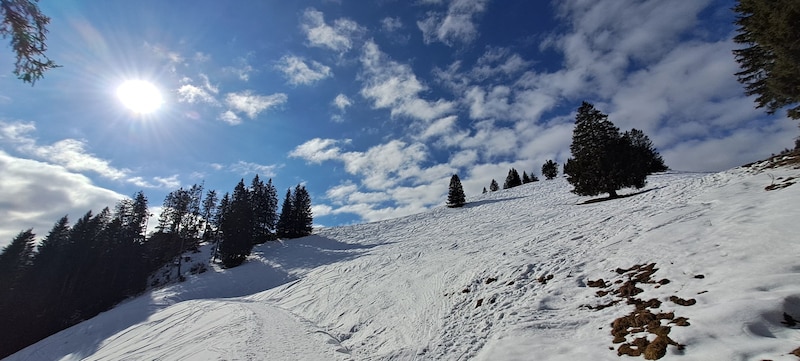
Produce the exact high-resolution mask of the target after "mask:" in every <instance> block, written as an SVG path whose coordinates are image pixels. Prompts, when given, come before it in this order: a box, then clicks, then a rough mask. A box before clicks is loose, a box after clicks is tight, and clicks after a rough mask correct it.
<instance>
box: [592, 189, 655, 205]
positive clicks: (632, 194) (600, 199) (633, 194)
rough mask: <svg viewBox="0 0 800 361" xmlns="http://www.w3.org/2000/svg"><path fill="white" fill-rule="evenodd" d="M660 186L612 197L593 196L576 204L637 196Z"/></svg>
mask: <svg viewBox="0 0 800 361" xmlns="http://www.w3.org/2000/svg"><path fill="white" fill-rule="evenodd" d="M661 188H663V187H655V188H650V189H645V190H643V191H640V192H634V193H629V194H621V195H619V196H617V197H614V198H612V197H603V198H594V199H590V200H588V201H585V202H582V203H578V204H579V205H580V204H592V203H600V202H605V201H613V200H615V199H622V198H628V197H633V196H638V195H640V194H645V193H648V192H652V191H654V190H656V189H661Z"/></svg>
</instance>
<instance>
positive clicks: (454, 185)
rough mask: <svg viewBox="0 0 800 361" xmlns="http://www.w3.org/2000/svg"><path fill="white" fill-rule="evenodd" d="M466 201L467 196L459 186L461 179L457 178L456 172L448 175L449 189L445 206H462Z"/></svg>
mask: <svg viewBox="0 0 800 361" xmlns="http://www.w3.org/2000/svg"><path fill="white" fill-rule="evenodd" d="M484 190H485V189H484ZM466 203H467V196H466V195H465V194H464V188H463V187H462V186H461V179H459V178H458V174H453V176H452V177H450V189H449V191H448V192H447V206H448V207H450V208H456V207H463V206H464V204H466Z"/></svg>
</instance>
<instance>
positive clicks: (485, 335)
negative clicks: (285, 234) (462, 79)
mask: <svg viewBox="0 0 800 361" xmlns="http://www.w3.org/2000/svg"><path fill="white" fill-rule="evenodd" d="M791 177H798V178H800V170H797V169H793V168H789V167H785V168H778V169H766V170H762V171H756V170H754V169H752V168H749V169H735V170H731V171H728V172H723V173H718V174H684V173H677V174H663V175H656V176H651V177H650V178H649V183H648V186H647V187H646V188H645V189H643V192H641V193H639V194H636V195H633V196H630V197H626V198H621V199H616V200H611V201H606V202H596V203H589V204H582V203H583V202H585V201H586V200H588V198H586V197H578V196H576V195H574V194H571V193H570V192H569V190H570V189H571V187H570V186H569V185H568V184H567V182H566V181H565V180H564V179H556V180H552V181H541V182H536V183H531V184H527V185H524V186H521V187H518V188H514V189H510V190H504V191H498V192H493V193H489V194H485V195H482V196H480V197H477V198H475V199H471V200H469V204H468V205H467V206H466V207H465V208H461V209H449V208H444V207H442V208H437V209H434V210H432V211H430V212H427V213H423V214H418V215H413V216H409V217H405V218H399V219H393V220H388V221H382V222H376V223H370V224H363V225H355V226H348V227H337V228H330V229H324V230H321V231H319V232H318V233H317V234H316V235H314V236H311V237H307V238H303V239H298V240H291V241H286V242H283V243H278V242H274V243H268V244H266V245H263V246H259V247H257V248H256V249H255V251H254V256H253V257H252V258H251V259H250V260H249V261H248V262H247V263H245V264H244V265H242V266H240V267H238V268H234V269H230V270H220V269H210V270H209V272H205V273H203V274H200V275H195V276H190V277H189V278H188V280H187V281H186V282H184V283H181V284H176V285H172V286H167V287H164V288H162V289H159V290H157V291H153V292H150V293H148V294H145V295H143V296H141V297H138V298H136V299H132V300H129V301H127V302H125V303H123V304H121V305H119V306H118V307H117V308H115V309H113V310H111V311H109V312H106V313H103V314H101V315H99V316H97V317H95V318H93V319H91V320H89V321H86V322H84V323H81V324H79V325H76V326H74V327H72V328H70V329H67V330H64V331H62V332H60V333H58V334H56V335H53V336H51V337H49V338H47V339H45V340H43V341H41V342H39V343H37V344H35V345H32V346H30V347H28V348H26V349H24V350H23V351H21V352H19V353H17V354H15V355H13V356H11V357H10V358H8V359H9V360H80V359H88V360H156V359H158V360H266V359H269V360H619V359H644V358H643V356H638V357H636V358H634V357H631V356H623V357H622V358H620V357H619V356H618V349H620V348H621V345H628V346H624V347H622V349H629V350H633V351H631V352H632V353H635V352H636V349H637V347H636V346H635V345H636V344H639V345H640V346H644V344H643V342H644V340H645V339H646V340H647V341H648V342H653V343H657V342H656V338H657V335H662V336H658V338H660V341H658V342H661V341H665V342H668V341H672V342H673V343H674V344H681V345H684V346H678V345H674V344H673V345H669V346H668V347H667V349H666V356H664V357H663V358H662V359H663V360H725V361H728V360H797V359H798V357H797V356H793V355H791V354H790V352H792V351H793V350H795V349H797V348H798V347H800V328H799V327H798V326H796V325H795V326H793V327H787V325H784V324H782V323H781V321H785V320H784V313H786V314H788V315H789V316H793V317H794V318H798V319H800V257H798V256H800V208H798V206H797V205H798V204H800V185H794V186H789V187H785V188H780V187H777V186H775V185H778V186H780V185H788V184H790V183H791V182H792V179H791ZM773 178H774V179H773ZM771 184H772V185H773V187H772V188H777V189H775V190H771V191H767V190H765V187H766V186H770V185H771ZM624 193H625V192H624V191H623V192H622V194H624ZM653 263H654V264H655V266H651V267H649V268H648V267H647V266H646V265H649V264H653ZM637 265H639V266H637ZM633 266H637V267H636V268H632V267H633ZM601 279H602V281H601ZM637 290H638V291H637ZM653 299H655V301H652V300H653ZM629 303H640V306H638V307H639V309H638V311H636V310H637V308H636V307H637V306H635V305H633V304H629ZM681 304H683V305H681ZM626 315H633V316H631V317H630V318H626V317H625V316H626ZM634 316H635V317H634ZM634 318H635V319H637V320H639V319H640V318H644V319H645V320H644V322H642V323H641V324H635V323H636V322H634V321H630V322H629V323H628V324H625V322H628V321H625V320H633V319H634ZM687 319H688V320H687ZM615 320H618V321H616V322H615ZM687 321H688V322H687ZM612 322H613V323H615V327H612ZM637 322H639V321H637ZM789 323H791V322H789ZM680 325H682V326H680ZM662 326H669V328H666V327H662ZM612 329H613V331H614V332H615V333H616V334H617V336H616V337H617V338H618V339H617V340H616V341H618V343H614V342H613V341H615V340H614V339H615V336H614V335H612ZM620 332H621V333H620ZM667 334H668V336H667ZM637 338H640V340H639V341H635V339H637ZM623 341H624V342H623ZM643 348H644V347H642V349H643Z"/></svg>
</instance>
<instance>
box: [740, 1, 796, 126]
mask: <svg viewBox="0 0 800 361" xmlns="http://www.w3.org/2000/svg"><path fill="white" fill-rule="evenodd" d="M733 10H734V11H735V12H736V13H737V17H736V21H735V24H736V25H738V28H737V32H738V33H737V35H736V36H735V37H734V38H733V41H734V42H736V43H738V44H742V45H744V46H746V47H745V48H742V49H735V50H734V51H733V54H734V55H735V58H736V61H737V62H738V63H739V65H740V67H741V68H742V71H740V72H738V73H736V76H737V77H738V79H739V82H740V83H742V84H743V85H744V86H745V94H747V95H756V96H757V97H756V99H755V101H756V108H766V109H767V113H768V114H773V113H775V112H776V111H777V110H779V109H781V108H783V107H786V106H790V107H791V108H789V109H788V110H787V114H788V116H789V117H790V118H792V119H800V104H798V103H800V42H798V41H797V39H800V26H798V25H797V24H798V23H800V2H798V1H797V0H739V1H738V3H737V4H736V6H735V7H734V8H733Z"/></svg>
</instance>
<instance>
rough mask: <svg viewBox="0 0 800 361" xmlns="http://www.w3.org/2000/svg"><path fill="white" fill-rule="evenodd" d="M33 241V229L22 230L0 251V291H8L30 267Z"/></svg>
mask: <svg viewBox="0 0 800 361" xmlns="http://www.w3.org/2000/svg"><path fill="white" fill-rule="evenodd" d="M35 241H36V238H35V235H34V234H33V229H29V230H27V231H22V232H19V234H18V235H17V236H16V237H14V239H13V240H12V241H11V243H10V244H9V245H8V246H6V247H5V248H3V251H2V252H0V292H2V293H4V294H5V293H6V292H10V291H11V290H12V289H13V288H14V287H15V286H16V283H17V281H18V280H19V279H20V278H21V276H22V273H23V272H24V271H26V270H27V269H28V267H30V265H31V261H32V260H33V255H34V252H33V251H34V242H35Z"/></svg>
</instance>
